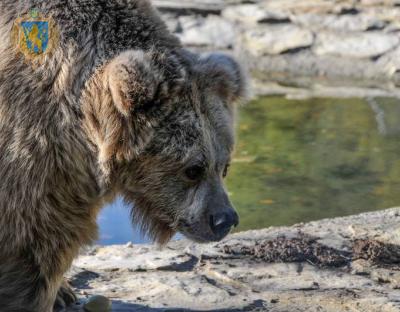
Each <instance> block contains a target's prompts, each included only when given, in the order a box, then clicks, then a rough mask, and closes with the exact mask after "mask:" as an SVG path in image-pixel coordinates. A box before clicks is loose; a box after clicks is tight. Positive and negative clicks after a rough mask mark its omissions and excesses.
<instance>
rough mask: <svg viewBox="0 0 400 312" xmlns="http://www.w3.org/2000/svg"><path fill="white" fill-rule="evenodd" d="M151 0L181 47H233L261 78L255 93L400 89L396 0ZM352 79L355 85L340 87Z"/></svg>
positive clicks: (399, 7)
mask: <svg viewBox="0 0 400 312" xmlns="http://www.w3.org/2000/svg"><path fill="white" fill-rule="evenodd" d="M153 2H154V4H155V5H156V6H157V7H158V8H159V10H160V11H161V12H162V14H163V17H164V19H165V20H166V22H167V24H168V26H169V28H170V29H171V30H172V31H173V32H174V33H176V35H177V36H178V37H179V38H180V39H181V40H182V42H183V43H184V44H185V45H186V46H188V47H190V48H193V49H196V50H206V51H209V50H223V51H228V52H232V53H234V54H236V55H237V56H238V57H239V58H240V59H241V61H242V62H243V63H245V64H246V65H247V66H248V67H249V69H250V70H251V71H252V72H254V73H255V74H257V77H258V78H259V79H258V82H260V81H261V83H257V84H256V86H255V90H256V92H258V93H264V94H265V93H267V94H268V93H285V94H286V93H288V90H287V89H286V88H285V87H287V86H288V85H289V86H296V87H298V86H300V87H304V86H307V87H310V86H311V87H312V89H313V93H314V95H315V94H316V95H319V94H325V93H328V95H329V93H332V92H333V93H337V91H339V93H340V94H342V92H341V91H343V92H344V93H343V95H346V94H352V95H353V96H354V92H356V95H358V94H360V93H361V96H364V95H365V94H367V95H372V96H374V94H376V92H377V90H376V89H375V90H372V93H370V87H371V86H374V87H378V89H379V92H378V93H379V94H380V95H382V92H383V95H385V94H387V93H389V95H390V93H391V92H394V93H395V95H396V96H398V91H397V90H396V88H397V86H398V85H399V84H400V1H396V0H179V1H178V0H153ZM309 78H311V79H309ZM266 81H269V82H271V81H274V82H278V84H266V83H265V82H266ZM332 81H333V82H335V83H336V84H333V85H332ZM349 84H351V85H352V89H350V90H347V89H344V88H343V87H347V86H348V85H349ZM333 86H337V87H340V88H339V89H334V90H332V89H333ZM354 87H356V89H354ZM289 91H292V92H293V90H291V89H290V88H289ZM303 95H304V94H303ZM312 95H313V94H311V96H312ZM300 96H301V94H300Z"/></svg>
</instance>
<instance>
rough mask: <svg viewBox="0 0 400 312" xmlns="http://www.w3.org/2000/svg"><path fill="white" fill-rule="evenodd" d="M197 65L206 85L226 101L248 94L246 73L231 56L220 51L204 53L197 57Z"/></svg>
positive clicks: (239, 98)
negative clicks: (202, 55)
mask: <svg viewBox="0 0 400 312" xmlns="http://www.w3.org/2000/svg"><path fill="white" fill-rule="evenodd" d="M199 67H200V68H199V72H200V73H201V76H202V78H201V79H202V80H203V81H205V82H206V84H207V87H208V88H209V89H212V90H213V91H214V92H216V93H217V94H218V95H219V96H221V97H223V98H224V99H225V100H226V101H227V102H228V103H229V102H236V101H238V100H241V99H244V98H246V97H247V96H248V94H247V78H246V76H247V75H246V74H245V72H244V70H243V68H242V67H241V66H240V65H239V64H238V63H237V62H236V61H235V60H234V59H233V58H232V57H230V56H228V55H225V54H221V53H213V54H210V55H206V56H205V57H202V58H200V59H199Z"/></svg>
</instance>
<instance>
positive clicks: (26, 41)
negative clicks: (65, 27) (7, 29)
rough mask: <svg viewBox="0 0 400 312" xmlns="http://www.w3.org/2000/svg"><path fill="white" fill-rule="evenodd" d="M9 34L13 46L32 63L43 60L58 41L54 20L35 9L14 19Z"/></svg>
mask: <svg viewBox="0 0 400 312" xmlns="http://www.w3.org/2000/svg"><path fill="white" fill-rule="evenodd" d="M11 34H12V41H13V43H14V47H15V48H16V49H17V51H19V52H20V53H22V54H23V55H24V57H25V59H26V60H28V61H30V62H32V63H33V64H38V63H42V62H44V60H45V59H46V56H48V55H49V54H50V53H51V52H53V51H54V49H55V48H56V47H57V45H58V43H59V31H58V27H57V25H56V23H55V22H54V20H53V19H52V18H51V17H46V16H43V15H41V14H40V13H39V12H38V11H37V10H31V11H30V12H29V14H28V15H26V16H22V17H20V18H18V19H17V20H15V22H14V26H13V29H12V33H11Z"/></svg>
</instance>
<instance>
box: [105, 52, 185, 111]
mask: <svg viewBox="0 0 400 312" xmlns="http://www.w3.org/2000/svg"><path fill="white" fill-rule="evenodd" d="M106 76H107V79H108V86H109V90H110V92H111V96H112V99H113V102H114V105H115V107H116V108H117V109H118V111H119V112H120V113H121V114H122V115H124V116H125V117H129V116H131V115H132V114H135V113H137V114H139V113H140V112H143V111H148V110H151V109H152V108H154V107H155V106H157V105H160V104H165V103H166V102H168V100H169V99H172V98H173V97H174V96H176V94H177V93H179V91H180V90H181V88H182V87H183V84H184V81H185V71H184V70H183V68H182V67H181V65H180V64H179V62H178V60H177V59H176V57H174V56H173V55H165V54H162V53H157V52H153V51H147V52H146V51H142V50H130V51H126V52H123V53H122V54H120V55H119V56H117V57H116V58H115V59H113V60H112V61H111V62H110V64H108V66H107V69H106Z"/></svg>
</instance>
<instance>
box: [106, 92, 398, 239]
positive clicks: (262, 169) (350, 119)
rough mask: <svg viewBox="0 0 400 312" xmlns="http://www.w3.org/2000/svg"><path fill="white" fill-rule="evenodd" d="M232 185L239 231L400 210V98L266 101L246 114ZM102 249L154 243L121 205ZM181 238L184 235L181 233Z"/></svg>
mask: <svg viewBox="0 0 400 312" xmlns="http://www.w3.org/2000/svg"><path fill="white" fill-rule="evenodd" d="M237 130H238V143H237V148H236V153H235V155H234V158H233V161H232V166H231V168H230V173H229V176H228V178H227V185H228V189H229V192H230V196H231V199H232V202H233V204H234V205H235V207H236V208H237V210H238V212H239V215H240V218H241V219H240V225H239V227H238V228H237V231H243V230H249V229H258V228H264V227H268V226H278V225H292V224H294V223H298V222H306V221H311V220H317V219H321V218H328V217H336V216H346V215H350V214H356V213H361V212H365V211H371V210H378V209H384V208H389V207H393V206H397V205H400V101H399V100H398V99H394V98H369V99H307V100H288V99H286V98H283V97H266V98H261V99H259V100H256V101H253V102H251V103H249V104H247V105H246V106H244V107H242V108H241V109H240V116H239V123H238V125H237ZM99 224H100V241H99V243H101V244H116V243H126V242H128V241H132V242H135V243H142V242H147V241H148V240H147V239H146V238H145V237H142V236H141V235H140V233H139V231H138V229H136V228H132V226H131V224H130V221H129V213H128V209H127V208H126V207H124V205H123V203H122V202H121V201H120V200H118V201H116V202H115V203H114V204H112V205H110V206H108V207H106V208H105V209H104V210H103V211H102V213H101V215H100V217H99ZM178 238H179V236H178Z"/></svg>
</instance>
